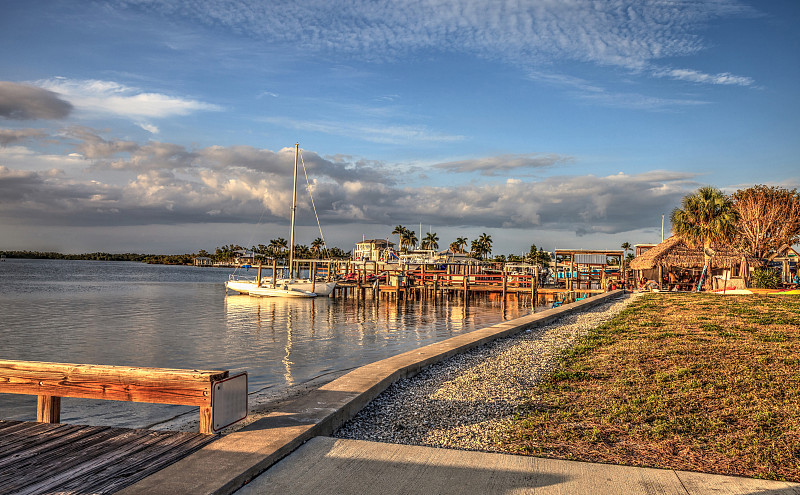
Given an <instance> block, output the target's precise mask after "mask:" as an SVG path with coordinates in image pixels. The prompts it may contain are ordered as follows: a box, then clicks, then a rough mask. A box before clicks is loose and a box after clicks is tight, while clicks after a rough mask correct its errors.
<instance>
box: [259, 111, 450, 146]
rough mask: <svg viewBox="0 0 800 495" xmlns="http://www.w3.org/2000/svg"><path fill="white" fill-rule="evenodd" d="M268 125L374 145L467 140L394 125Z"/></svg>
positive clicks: (273, 119) (282, 121)
mask: <svg viewBox="0 0 800 495" xmlns="http://www.w3.org/2000/svg"><path fill="white" fill-rule="evenodd" d="M263 120H264V121H265V122H271V123H275V124H280V125H282V126H287V127H291V128H294V129H299V130H305V131H314V132H324V133H326V134H333V135H339V136H348V137H357V138H359V139H364V140H366V141H371V142H374V143H389V144H406V143H409V142H415V143H421V142H429V143H452V142H458V141H463V140H464V139H465V137H464V136H461V135H457V134H455V135H454V134H442V133H438V132H435V131H432V130H431V129H429V128H428V127H426V126H411V125H393V126H377V125H369V124H365V123H361V124H354V123H352V122H349V121H325V120H318V121H304V120H296V119H292V118H289V117H270V118H266V119H263Z"/></svg>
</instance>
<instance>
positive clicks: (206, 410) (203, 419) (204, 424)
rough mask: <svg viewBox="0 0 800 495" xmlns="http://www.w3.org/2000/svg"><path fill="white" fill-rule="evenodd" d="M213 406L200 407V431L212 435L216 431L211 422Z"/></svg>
mask: <svg viewBox="0 0 800 495" xmlns="http://www.w3.org/2000/svg"><path fill="white" fill-rule="evenodd" d="M213 416H214V413H213V408H212V407H200V433H204V434H206V435H210V434H212V433H214V431H213V430H212V429H211V427H212V426H213V425H212V424H211V423H212V421H213Z"/></svg>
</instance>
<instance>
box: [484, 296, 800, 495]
mask: <svg viewBox="0 0 800 495" xmlns="http://www.w3.org/2000/svg"><path fill="white" fill-rule="evenodd" d="M798 390H800V299H798V298H795V297H791V296H780V295H775V296H769V295H752V296H733V297H720V296H715V295H709V294H666V293H660V294H652V295H645V296H643V297H640V298H638V299H637V300H635V301H632V302H631V304H630V306H629V307H628V308H627V309H625V310H624V311H623V312H621V313H620V314H619V315H618V316H616V317H615V318H613V319H612V320H610V321H608V322H606V323H604V324H602V325H600V326H599V327H597V328H596V329H594V330H592V331H591V332H590V333H589V334H588V335H587V336H586V337H585V338H583V339H581V340H580V341H579V342H578V343H577V345H575V346H574V347H572V348H570V349H567V350H564V351H563V352H562V354H561V357H560V365H559V367H558V370H557V371H556V372H554V373H553V374H552V375H550V376H549V378H548V379H547V380H545V381H543V382H541V383H540V384H539V385H538V386H537V387H534V388H533V389H532V390H530V399H529V401H528V402H527V404H525V406H524V407H523V408H521V409H520V410H519V411H518V413H517V414H516V416H515V418H514V419H513V421H512V422H511V424H510V425H509V427H508V428H507V430H506V431H504V432H503V433H502V434H501V435H500V437H501V438H502V440H501V443H500V445H501V450H503V451H506V452H512V453H519V454H528V455H535V456H542V457H555V458H563V459H571V460H580V461H588V462H603V463H612V464H626V465H632V466H650V467H658V468H668V469H677V470H688V471H701V472H707V473H716V474H726V475H737V476H748V477H756V478H766V479H775V480H786V481H800V393H798Z"/></svg>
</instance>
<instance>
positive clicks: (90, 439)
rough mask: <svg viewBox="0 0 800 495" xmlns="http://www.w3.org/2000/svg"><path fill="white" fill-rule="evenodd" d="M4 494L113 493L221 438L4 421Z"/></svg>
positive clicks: (0, 464) (0, 463) (0, 469)
mask: <svg viewBox="0 0 800 495" xmlns="http://www.w3.org/2000/svg"><path fill="white" fill-rule="evenodd" d="M0 431H2V434H0V447H8V446H12V447H13V448H14V449H16V450H15V451H14V452H10V451H9V452H8V453H9V455H2V456H0V493H9V492H13V493H18V494H24V493H52V492H59V493H112V492H114V491H116V490H119V489H121V488H123V487H125V486H127V485H129V484H132V483H134V482H136V481H138V480H140V479H143V478H145V477H146V476H149V475H150V474H152V473H154V472H156V471H158V470H159V469H161V468H163V467H165V466H167V465H169V464H171V463H173V462H175V461H176V460H179V459H181V458H183V457H185V456H186V455H188V454H190V453H191V452H193V451H195V450H197V449H198V448H200V447H202V446H204V445H206V444H208V443H210V442H212V441H214V440H216V439H217V437H215V436H210V435H201V434H197V433H183V432H167V431H152V430H130V429H123V428H108V427H93V426H78V425H57V424H45V423H24V422H18V421H0Z"/></svg>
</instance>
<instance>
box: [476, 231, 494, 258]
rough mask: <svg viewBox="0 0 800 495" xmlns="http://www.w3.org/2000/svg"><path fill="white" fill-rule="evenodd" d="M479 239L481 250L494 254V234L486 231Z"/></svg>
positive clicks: (487, 253)
mask: <svg viewBox="0 0 800 495" xmlns="http://www.w3.org/2000/svg"><path fill="white" fill-rule="evenodd" d="M479 239H480V241H481V251H483V254H484V255H486V256H488V255H490V254H492V236H490V235H489V234H487V233H486V232H484V233H483V234H481V236H480V237H479Z"/></svg>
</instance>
